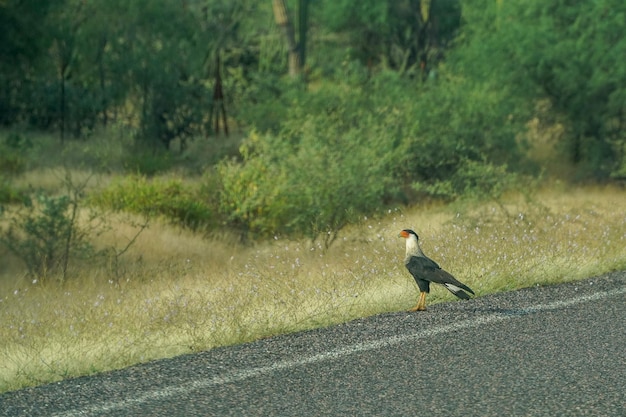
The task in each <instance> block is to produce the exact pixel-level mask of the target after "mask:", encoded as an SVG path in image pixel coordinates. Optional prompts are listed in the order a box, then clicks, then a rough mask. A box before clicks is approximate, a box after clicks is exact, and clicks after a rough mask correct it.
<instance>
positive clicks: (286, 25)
mask: <svg viewBox="0 0 626 417" xmlns="http://www.w3.org/2000/svg"><path fill="white" fill-rule="evenodd" d="M272 7H273V9H274V18H275V19H276V24H277V25H278V26H280V27H281V28H282V30H283V32H284V34H285V40H286V41H287V49H288V51H289V52H288V53H289V75H290V76H291V77H297V76H299V75H300V72H301V69H302V63H301V61H300V53H299V49H300V48H299V47H298V44H297V43H296V36H295V33H294V30H293V25H292V24H291V20H289V14H288V13H287V4H286V3H285V0H272Z"/></svg>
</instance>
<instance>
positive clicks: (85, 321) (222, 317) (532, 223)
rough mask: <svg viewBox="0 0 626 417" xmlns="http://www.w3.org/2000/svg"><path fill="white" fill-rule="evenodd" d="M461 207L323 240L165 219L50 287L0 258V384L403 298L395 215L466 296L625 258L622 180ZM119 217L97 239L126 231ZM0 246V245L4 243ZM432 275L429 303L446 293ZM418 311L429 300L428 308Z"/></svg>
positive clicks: (301, 325)
mask: <svg viewBox="0 0 626 417" xmlns="http://www.w3.org/2000/svg"><path fill="white" fill-rule="evenodd" d="M505 202H506V204H505V205H504V208H505V210H503V209H502V207H501V206H499V205H496V204H493V205H491V204H482V205H480V206H472V207H469V208H468V207H464V208H459V207H456V208H454V207H443V206H431V207H422V208H413V209H408V210H406V211H404V212H402V211H391V212H389V213H387V214H386V215H385V216H382V217H380V218H376V219H363V221H362V222H361V224H360V225H359V226H358V227H352V228H350V229H348V230H346V231H345V232H344V233H343V234H342V236H341V237H340V239H339V240H338V241H337V242H336V243H335V244H334V245H333V246H332V247H331V248H330V250H328V251H324V250H322V249H321V248H320V247H319V246H316V245H311V243H310V242H304V241H290V240H285V239H277V240H275V241H273V242H269V243H265V244H259V245H257V246H254V247H250V246H245V247H244V246H241V245H238V244H235V243H232V242H228V239H223V240H220V241H210V240H206V239H203V238H201V237H200V236H198V235H194V234H192V233H190V232H187V231H181V230H178V229H176V228H173V227H169V226H164V225H156V224H155V225H153V226H152V227H151V228H149V229H148V230H146V231H145V232H144V233H143V234H142V235H141V236H140V238H139V240H138V241H137V243H136V245H135V246H133V247H132V248H131V251H130V253H128V254H127V255H125V257H124V262H123V263H122V264H121V266H120V269H119V270H118V273H119V280H116V279H112V278H111V273H110V270H108V269H107V268H104V267H103V268H97V269H94V268H90V269H84V270H83V271H81V272H80V279H78V278H76V279H73V280H69V281H68V282H67V283H66V284H65V285H64V286H62V287H60V286H58V285H56V284H54V283H48V284H41V283H36V284H33V283H31V282H28V281H27V280H25V279H24V278H22V277H21V276H20V273H19V270H18V269H17V264H16V263H11V262H10V261H9V262H8V263H6V264H5V266H4V269H3V270H0V274H2V275H0V392H2V391H6V390H12V389H18V388H20V387H24V386H28V385H35V384H40V383H45V382H49V381H54V380H58V379H62V378H66V377H71V376H76V375H84V374H89V373H93V372H98V371H103V370H108V369H114V368H120V367H124V366H127V365H130V364H133V363H138V362H142V361H147V360H150V359H154V358H161V357H167V356H173V355H177V354H181V353H185V352H190V351H198V350H204V349H209V348H211V347H215V346H220V345H228V344H234V343H241V342H245V341H249V340H253V339H257V338H263V337H270V336H272V335H276V334H280V333H285V332H291V331H297V330H302V329H307V328H312V327H318V326H326V325H330V324H333V323H338V322H342V321H346V320H350V319H353V318H356V317H362V316H367V315H373V314H377V313H381V312H385V311H396V310H403V309H406V308H408V307H411V306H412V305H413V304H414V302H415V300H416V297H417V290H416V287H415V284H414V283H413V281H412V278H411V277H410V276H409V275H408V273H407V272H406V271H405V269H404V266H403V265H402V259H403V256H404V241H403V240H402V239H398V238H397V237H396V236H397V234H398V232H399V230H401V229H402V228H406V227H411V228H414V229H415V230H416V231H418V233H419V234H420V237H421V239H422V247H423V249H424V251H425V252H426V254H428V255H430V256H431V257H432V258H434V259H435V260H437V261H438V262H439V263H440V264H441V265H442V267H444V268H445V269H447V270H449V271H450V272H452V273H453V274H454V275H456V276H457V277H458V278H459V279H460V280H461V281H463V282H465V283H467V284H468V285H469V286H470V287H472V288H473V289H474V290H475V291H476V294H477V296H481V295H485V294H488V293H492V292H496V291H502V290H511V289H515V288H521V287H527V286H531V285H537V284H539V285H541V284H548V283H555V282H563V281H570V280H575V279H581V278H585V277H588V276H591V275H594V274H600V273H603V272H607V271H610V270H615V269H624V268H626V212H625V210H624V207H626V193H625V192H624V191H623V190H621V189H616V188H581V189H575V190H559V189H557V188H556V187H552V188H551V189H550V190H547V191H544V192H540V193H538V195H536V196H535V197H534V200H533V201H532V202H528V201H526V200H524V199H522V198H519V197H516V196H510V197H508V198H507V199H506V200H505ZM133 231H134V229H133V228H132V227H131V226H128V225H127V224H126V223H120V224H119V227H116V228H115V233H111V234H109V235H107V236H104V237H103V239H104V240H103V241H102V242H100V244H103V245H106V244H110V243H112V242H117V241H120V240H121V241H124V238H128V237H129V236H132V234H133ZM3 257H4V255H3ZM452 298H453V297H452V296H451V295H450V294H449V293H447V291H445V290H444V289H440V288H434V289H433V291H432V293H431V296H430V297H429V299H428V301H429V303H431V304H432V303H435V302H440V301H443V300H451V299H452ZM426 314H427V313H426Z"/></svg>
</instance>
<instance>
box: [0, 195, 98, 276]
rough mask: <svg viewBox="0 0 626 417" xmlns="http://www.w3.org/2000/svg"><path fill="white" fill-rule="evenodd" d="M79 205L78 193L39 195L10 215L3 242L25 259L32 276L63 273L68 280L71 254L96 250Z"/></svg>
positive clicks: (2, 235) (72, 255) (78, 255)
mask: <svg viewBox="0 0 626 417" xmlns="http://www.w3.org/2000/svg"><path fill="white" fill-rule="evenodd" d="M78 207H79V197H78V194H77V193H76V194H72V195H63V196H60V197H50V196H47V195H45V194H39V195H38V196H37V197H36V199H35V201H33V202H32V203H31V204H28V205H26V206H23V207H21V208H20V209H19V210H17V211H16V212H15V213H14V214H13V215H12V216H10V217H9V227H8V228H6V229H3V230H2V233H0V243H2V244H4V245H5V246H6V247H7V248H8V249H9V250H10V251H11V252H13V253H14V254H15V255H16V256H17V257H18V258H20V259H21V260H22V261H23V262H24V264H25V265H26V267H27V269H28V271H29V273H30V274H31V275H32V276H34V277H38V278H41V279H45V278H47V277H49V276H51V275H53V274H61V276H62V279H65V277H66V274H67V267H68V263H69V260H70V257H85V256H89V255H90V254H92V253H93V248H92V246H91V244H90V243H89V242H88V240H87V233H86V230H85V229H83V228H81V227H80V226H79V225H78V221H77V220H78V218H77V214H78Z"/></svg>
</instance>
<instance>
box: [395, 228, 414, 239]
mask: <svg viewBox="0 0 626 417" xmlns="http://www.w3.org/2000/svg"><path fill="white" fill-rule="evenodd" d="M411 236H415V240H419V237H418V236H417V233H415V232H414V231H413V230H411V229H404V230H403V231H401V232H400V234H399V235H398V237H403V238H405V239H408V238H410V237H411Z"/></svg>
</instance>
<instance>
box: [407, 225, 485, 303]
mask: <svg viewBox="0 0 626 417" xmlns="http://www.w3.org/2000/svg"><path fill="white" fill-rule="evenodd" d="M398 237H403V238H405V239H406V258H405V259H404V264H405V265H406V268H407V269H408V270H409V272H410V273H411V275H413V278H415V282H416V283H417V286H418V287H419V290H420V297H419V300H418V302H417V305H416V306H415V307H413V308H412V309H410V310H408V311H409V312H413V311H424V310H426V294H428V293H429V292H430V283H431V282H434V283H437V284H441V285H443V286H444V287H446V288H447V289H448V290H449V291H450V292H451V293H452V294H454V295H456V296H457V297H459V298H461V299H463V300H469V299H470V296H469V295H468V293H470V294H472V295H474V291H472V289H471V288H470V287H468V286H467V285H465V284H463V283H462V282H460V281H458V280H457V279H456V278H454V277H453V276H452V275H451V274H450V273H448V272H446V271H444V270H443V269H441V267H440V266H439V265H438V264H437V262H435V261H433V260H432V259H430V258H429V257H428V256H426V255H424V252H422V249H421V248H420V244H419V237H418V236H417V233H415V232H414V231H413V230H411V229H404V230H402V231H401V232H400V234H399V235H398Z"/></svg>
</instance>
